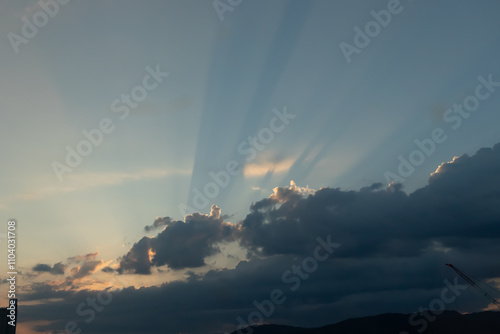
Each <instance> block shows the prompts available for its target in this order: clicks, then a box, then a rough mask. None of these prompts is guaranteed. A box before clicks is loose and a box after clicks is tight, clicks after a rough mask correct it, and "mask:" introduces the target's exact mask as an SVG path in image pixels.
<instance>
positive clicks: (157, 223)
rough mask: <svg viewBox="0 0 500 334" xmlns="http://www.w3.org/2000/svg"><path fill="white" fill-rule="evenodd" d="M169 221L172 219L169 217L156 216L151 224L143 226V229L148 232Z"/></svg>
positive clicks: (165, 224)
mask: <svg viewBox="0 0 500 334" xmlns="http://www.w3.org/2000/svg"><path fill="white" fill-rule="evenodd" d="M171 222H172V219H170V217H157V218H156V219H155V221H154V222H153V224H152V225H146V226H144V230H145V231H146V232H150V231H153V230H156V229H157V228H160V227H163V226H167V225H168V224H169V223H171Z"/></svg>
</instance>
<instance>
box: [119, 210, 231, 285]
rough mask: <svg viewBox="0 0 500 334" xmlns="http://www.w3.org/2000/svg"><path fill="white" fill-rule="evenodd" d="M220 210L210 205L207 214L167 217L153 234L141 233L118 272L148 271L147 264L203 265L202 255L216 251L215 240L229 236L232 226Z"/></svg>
mask: <svg viewBox="0 0 500 334" xmlns="http://www.w3.org/2000/svg"><path fill="white" fill-rule="evenodd" d="M220 213H221V210H220V208H218V207H217V206H215V205H214V206H212V209H211V212H210V214H209V215H204V214H200V213H194V214H192V215H187V216H186V217H185V220H184V221H169V223H168V225H166V227H165V229H164V230H163V231H162V232H160V233H158V235H157V236H156V237H143V238H142V239H141V240H139V241H138V242H137V243H135V244H134V245H133V246H132V248H131V249H130V251H129V252H128V253H127V254H126V255H125V256H123V257H122V258H121V259H120V267H119V269H118V271H119V272H120V273H127V272H130V273H135V274H143V275H147V274H151V268H153V267H161V266H164V265H168V266H169V267H170V268H172V269H184V268H196V267H201V266H203V265H205V258H206V257H208V256H210V255H214V254H217V253H219V252H220V249H219V248H218V247H217V244H219V243H221V242H224V241H231V240H232V239H233V231H234V229H235V227H234V226H233V225H232V224H230V223H226V222H224V220H223V219H222V218H221V217H220Z"/></svg>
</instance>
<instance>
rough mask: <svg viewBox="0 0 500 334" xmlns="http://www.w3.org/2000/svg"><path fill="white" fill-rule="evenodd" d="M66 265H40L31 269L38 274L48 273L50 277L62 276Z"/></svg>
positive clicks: (60, 263) (59, 263)
mask: <svg viewBox="0 0 500 334" xmlns="http://www.w3.org/2000/svg"><path fill="white" fill-rule="evenodd" d="M65 270H66V265H65V264H63V263H62V262H58V263H56V264H54V265H53V266H52V267H51V266H50V265H48V264H44V263H40V264H37V265H35V266H34V267H33V271H35V272H38V273H49V274H52V275H64V271H65Z"/></svg>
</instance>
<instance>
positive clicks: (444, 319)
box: [231, 311, 500, 334]
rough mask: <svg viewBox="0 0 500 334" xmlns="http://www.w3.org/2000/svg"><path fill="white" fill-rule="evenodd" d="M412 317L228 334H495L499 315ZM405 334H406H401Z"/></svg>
mask: <svg viewBox="0 0 500 334" xmlns="http://www.w3.org/2000/svg"><path fill="white" fill-rule="evenodd" d="M410 316H411V314H400V313H387V314H380V315H377V316H370V317H363V318H354V319H348V320H344V321H341V322H338V323H335V324H332V325H326V326H322V327H318V328H301V327H293V326H285V325H260V326H251V327H247V328H243V329H241V330H240V331H234V332H232V333H231V334H327V333H328V334H403V333H404V332H407V333H408V334H424V333H428V334H498V333H500V312H494V311H488V312H480V313H471V314H461V313H458V312H456V311H444V312H443V313H441V314H440V315H438V316H432V318H431V317H430V315H428V316H429V319H432V321H429V320H426V317H425V315H423V314H419V315H417V316H414V317H413V323H412V324H413V325H412V324H410V321H409V318H410ZM404 334H406V333H404Z"/></svg>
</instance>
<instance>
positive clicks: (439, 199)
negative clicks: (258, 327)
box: [23, 145, 500, 334]
mask: <svg viewBox="0 0 500 334" xmlns="http://www.w3.org/2000/svg"><path fill="white" fill-rule="evenodd" d="M499 189H500V145H496V146H495V147H494V148H493V149H482V150H480V151H478V152H477V154H476V155H474V156H472V157H469V156H462V157H460V158H455V159H454V161H453V162H450V163H445V164H443V165H441V166H440V167H439V168H438V169H437V171H436V173H434V174H433V175H432V176H431V177H430V179H429V183H428V184H427V185H426V186H425V187H423V188H421V189H419V190H417V191H415V192H414V193H412V194H410V195H408V194H406V193H404V192H403V191H402V190H401V186H400V185H391V186H390V187H389V188H388V189H382V188H381V185H380V184H374V185H372V186H370V187H366V188H362V189H361V190H359V191H345V190H340V189H332V188H322V189H320V190H318V191H316V192H313V193H310V192H308V191H304V189H301V188H298V187H297V186H296V185H295V184H293V183H292V184H291V186H290V187H287V188H276V189H275V191H274V194H273V195H272V196H271V197H270V198H267V199H263V200H261V201H258V202H256V203H254V204H252V206H251V207H250V212H249V214H248V215H247V216H246V218H245V219H244V220H243V221H242V222H241V223H240V224H237V225H230V224H227V223H224V222H223V221H222V219H221V218H220V210H219V209H218V208H217V207H214V208H213V210H212V213H211V214H210V215H202V214H193V215H191V216H188V217H186V221H185V222H172V223H169V224H168V225H167V227H166V228H165V229H164V230H163V231H162V232H161V233H159V234H158V236H157V237H154V238H149V237H144V238H142V239H141V240H140V241H138V242H137V243H136V244H135V245H134V246H133V247H132V249H131V250H130V251H129V252H128V254H126V255H125V256H124V257H123V259H122V261H121V263H120V268H121V270H122V272H123V273H125V272H132V273H150V272H151V269H152V267H153V266H162V265H168V266H170V267H172V268H175V267H176V266H177V268H188V267H196V266H198V265H202V264H203V263H204V258H205V257H206V256H208V255H211V254H214V252H217V244H218V243H219V242H221V241H229V240H235V241H237V242H239V243H240V244H241V245H242V246H243V247H244V248H246V249H247V250H248V251H249V254H250V255H251V257H250V258H249V259H248V260H247V261H241V262H240V263H239V264H238V265H237V266H236V268H234V269H218V270H211V271H209V272H207V273H206V274H198V275H195V274H192V273H191V274H188V276H187V278H186V279H185V280H182V281H174V282H170V283H168V284H163V285H162V286H159V287H149V288H140V289H134V288H127V289H124V290H122V291H121V292H118V293H115V294H113V296H114V297H113V302H112V303H111V304H109V305H107V306H106V307H105V309H104V310H103V311H102V313H100V314H99V315H97V317H96V319H95V320H94V321H93V322H91V323H89V324H86V323H85V321H84V320H85V319H84V318H82V317H78V315H76V313H75V308H76V307H77V305H79V303H81V302H82V301H84V300H85V299H86V298H88V297H92V296H95V295H96V294H97V293H98V292H96V291H81V292H71V293H69V294H66V298H65V299H64V301H54V302H50V303H46V304H43V305H30V306H24V307H23V312H24V313H23V314H25V317H26V319H29V320H47V321H50V322H51V323H50V324H47V325H40V326H39V328H38V329H39V330H44V331H47V330H51V329H54V330H55V329H61V328H64V324H65V323H66V321H68V320H74V321H76V322H78V323H79V324H81V326H82V327H81V328H82V330H83V331H87V332H91V333H96V334H101V333H108V334H109V333H144V332H147V333H179V332H183V333H184V332H186V333H211V332H217V331H218V332H220V331H223V330H227V331H230V330H234V329H235V327H236V326H237V325H238V322H237V321H236V318H237V317H238V316H240V317H242V319H244V320H245V321H248V320H247V319H248V315H249V314H250V313H251V312H253V311H255V310H256V306H255V304H254V302H255V301H256V302H261V301H262V300H265V299H269V298H270V293H271V291H272V290H273V289H281V290H282V291H283V293H284V296H285V297H286V300H285V302H284V303H283V304H282V305H279V306H278V305H274V310H273V312H270V315H269V317H267V316H266V317H265V318H264V321H266V322H271V323H289V324H294V325H301V326H320V325H324V324H327V323H332V322H335V321H338V320H342V319H345V318H348V317H356V316H364V315H373V314H378V313H384V312H406V313H410V312H414V311H416V310H418V308H419V307H423V308H428V307H429V303H430V302H431V301H432V300H433V299H435V298H440V294H441V291H442V290H443V288H444V286H445V285H444V282H443V280H444V279H449V280H450V281H451V282H455V278H456V275H455V273H454V272H453V271H451V270H450V269H449V268H447V267H445V265H444V264H445V263H453V264H455V265H457V266H458V267H461V268H463V269H466V270H467V271H468V272H471V273H474V276H476V277H478V278H480V279H482V280H488V279H492V278H495V277H500V264H499V261H498V255H497V254H500V190H499ZM309 193H310V194H309ZM328 236H331V239H332V241H334V242H338V243H340V244H341V246H340V247H339V248H338V249H336V250H335V252H334V253H333V254H332V255H331V256H330V257H329V258H328V259H327V260H325V261H324V262H320V263H318V268H317V270H316V271H313V272H311V273H309V274H307V275H306V273H305V272H304V271H303V269H302V271H300V273H301V275H302V277H304V278H301V279H298V278H299V274H298V272H295V271H293V270H292V268H294V267H293V266H301V265H302V263H303V262H302V261H303V260H304V258H307V257H311V256H313V254H314V250H315V247H317V245H318V241H317V238H318V237H320V238H323V239H324V240H327V238H328ZM153 253H156V254H155V255H152V254H153ZM156 256H159V257H158V258H157V259H155V257H156ZM295 268H296V267H295ZM110 275H111V274H110ZM458 279H459V280H460V281H457V282H459V283H460V284H464V283H465V282H464V281H462V280H461V279H460V278H458ZM292 287H296V289H292ZM47 289H50V288H47ZM40 290H41V291H40V292H37V293H38V294H40V295H43V296H45V295H49V294H50V291H47V290H43V289H42V287H40ZM54 294H55V292H54ZM487 304H488V300H487V299H485V298H483V296H481V295H479V294H475V293H473V289H472V288H470V289H469V290H467V291H465V292H463V294H462V295H461V296H460V297H459V299H457V302H456V303H452V304H448V305H446V306H447V307H449V308H457V309H459V310H460V311H468V312H471V311H478V310H480V309H481V308H484V307H486V306H487ZM123 314H131V315H133V317H132V316H131V317H124V316H123Z"/></svg>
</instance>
